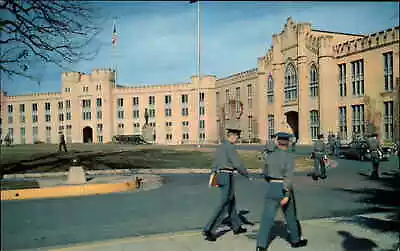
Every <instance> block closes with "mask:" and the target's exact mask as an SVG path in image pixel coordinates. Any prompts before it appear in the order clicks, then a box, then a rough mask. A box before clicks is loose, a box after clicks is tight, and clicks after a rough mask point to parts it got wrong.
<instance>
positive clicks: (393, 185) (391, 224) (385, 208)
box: [336, 172, 400, 250]
mask: <svg viewBox="0 0 400 251" xmlns="http://www.w3.org/2000/svg"><path fill="white" fill-rule="evenodd" d="M399 174H400V173H399V172H393V173H384V175H382V177H381V178H380V179H370V178H369V177H367V176H365V179H368V180H371V182H375V183H377V184H379V188H363V189H336V190H340V191H344V192H348V193H352V194H359V195H362V197H361V198H360V199H359V202H361V203H364V204H366V205H368V207H367V208H365V209H363V210H357V212H355V211H352V212H350V213H351V214H353V215H354V214H368V213H376V212H385V213H387V217H386V218H385V219H375V218H369V217H364V216H358V217H355V218H354V219H352V220H340V222H351V223H356V224H358V225H360V226H363V227H367V228H369V229H372V230H377V231H380V232H384V233H389V232H390V233H396V234H399V244H396V245H400V199H399V198H400V175H399ZM360 175H362V174H360ZM363 176H364V175H363ZM336 213H339V214H343V212H336ZM346 213H349V212H348V211H347V212H346ZM394 248H397V246H396V247H394ZM349 250H351V249H349ZM365 250H368V249H365ZM393 250H395V249H393Z"/></svg>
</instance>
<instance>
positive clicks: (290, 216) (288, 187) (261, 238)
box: [257, 133, 308, 251]
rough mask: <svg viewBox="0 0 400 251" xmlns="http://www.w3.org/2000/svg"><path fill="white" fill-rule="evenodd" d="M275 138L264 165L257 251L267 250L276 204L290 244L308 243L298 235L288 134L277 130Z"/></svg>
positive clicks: (292, 166) (295, 246)
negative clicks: (265, 184) (283, 216)
mask: <svg viewBox="0 0 400 251" xmlns="http://www.w3.org/2000/svg"><path fill="white" fill-rule="evenodd" d="M277 138H278V143H277V149H276V150H275V151H274V152H272V153H271V154H270V155H269V156H268V159H266V164H265V166H264V173H263V175H264V179H265V180H266V181H267V186H266V189H267V191H266V195H265V197H264V198H265V199H264V210H263V213H262V216H261V222H260V229H259V231H258V235H257V251H266V250H267V246H268V240H269V237H270V232H271V229H272V227H273V224H274V220H275V216H276V211H277V209H278V207H279V206H280V207H281V208H282V210H283V212H284V215H285V219H286V223H287V228H288V230H289V232H290V237H291V245H292V247H293V248H298V247H304V246H306V245H307V242H308V241H307V240H306V239H303V238H302V236H301V227H300V222H299V221H298V219H297V215H296V203H295V197H294V193H293V184H292V179H293V171H294V159H293V156H292V155H291V154H290V153H289V152H288V148H289V138H290V135H289V134H288V133H278V134H277Z"/></svg>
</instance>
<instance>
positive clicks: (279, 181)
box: [268, 180, 284, 183]
mask: <svg viewBox="0 0 400 251" xmlns="http://www.w3.org/2000/svg"><path fill="white" fill-rule="evenodd" d="M268 182H272V183H283V182H284V181H283V180H269V181H268Z"/></svg>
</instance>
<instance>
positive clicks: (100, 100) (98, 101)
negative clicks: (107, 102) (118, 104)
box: [96, 98, 103, 107]
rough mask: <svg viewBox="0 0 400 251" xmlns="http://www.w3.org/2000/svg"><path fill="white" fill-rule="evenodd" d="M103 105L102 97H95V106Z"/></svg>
mask: <svg viewBox="0 0 400 251" xmlns="http://www.w3.org/2000/svg"><path fill="white" fill-rule="evenodd" d="M102 105H103V102H102V99H101V98H97V99H96V106H97V107H101V106H102Z"/></svg>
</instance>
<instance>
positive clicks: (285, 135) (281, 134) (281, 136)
mask: <svg viewBox="0 0 400 251" xmlns="http://www.w3.org/2000/svg"><path fill="white" fill-rule="evenodd" d="M276 137H277V138H278V140H289V139H290V137H291V134H289V133H286V132H278V133H277V134H276Z"/></svg>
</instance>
